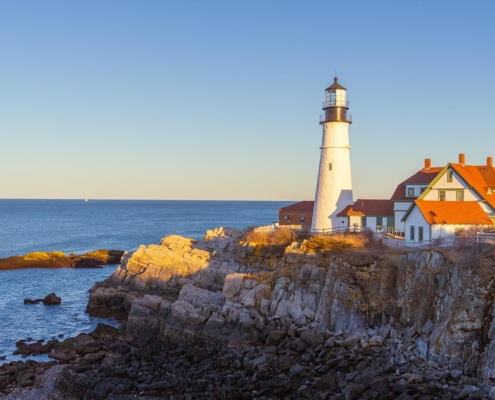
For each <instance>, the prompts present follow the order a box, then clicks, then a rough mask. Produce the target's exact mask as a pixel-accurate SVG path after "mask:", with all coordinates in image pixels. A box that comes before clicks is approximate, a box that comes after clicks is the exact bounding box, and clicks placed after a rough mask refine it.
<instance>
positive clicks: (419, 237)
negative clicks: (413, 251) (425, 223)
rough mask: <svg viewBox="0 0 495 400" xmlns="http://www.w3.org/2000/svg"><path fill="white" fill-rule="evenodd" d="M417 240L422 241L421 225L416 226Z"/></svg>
mask: <svg viewBox="0 0 495 400" xmlns="http://www.w3.org/2000/svg"><path fill="white" fill-rule="evenodd" d="M418 241H420V242H422V241H423V227H422V226H418Z"/></svg>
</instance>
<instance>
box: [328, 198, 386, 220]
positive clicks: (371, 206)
mask: <svg viewBox="0 0 495 400" xmlns="http://www.w3.org/2000/svg"><path fill="white" fill-rule="evenodd" d="M352 215H356V216H365V215H369V216H373V215H374V216H379V217H393V216H394V202H393V201H392V200H376V199H358V200H356V202H355V203H354V204H353V205H352V206H347V207H346V208H344V209H343V210H342V211H341V212H340V213H338V214H337V217H348V216H352Z"/></svg>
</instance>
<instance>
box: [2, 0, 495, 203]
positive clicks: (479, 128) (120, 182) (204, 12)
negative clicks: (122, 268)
mask: <svg viewBox="0 0 495 400" xmlns="http://www.w3.org/2000/svg"><path fill="white" fill-rule="evenodd" d="M494 21H495V2H493V1H472V2H468V1H434V2H432V1H395V0H394V1H367V0H366V1H349V2H344V1H339V2H337V1H328V0H325V1H305V2H303V1H287V0H284V1H281V0H280V1H279V0H270V1H262V0H257V1H225V0H222V1H211V0H209V1H204V0H197V1H188V0H181V1H164V0H159V1H158V0H156V1H151V0H148V1H137V0H136V1H123V0H118V1H84V2H82V1H80V2H72V1H71V2H68V1H38V0H36V1H4V2H1V3H0V179H1V187H0V197H3V198H93V199H97V198H102V199H103V198H116V199H260V200H262V199H276V200H303V199H312V198H313V197H314V192H315V186H316V178H317V169H318V162H319V151H320V150H319V146H320V141H321V127H320V125H319V124H318V121H319V114H320V113H321V112H322V111H321V102H322V100H323V97H324V88H325V87H327V86H328V85H329V84H331V83H332V81H333V76H334V71H335V69H337V74H338V76H339V82H340V83H342V84H343V85H344V86H346V87H347V89H348V100H349V101H350V113H351V114H352V115H353V120H354V123H353V124H352V125H351V127H350V137H351V146H352V150H351V160H352V174H353V185H354V197H355V198H358V197H361V198H388V197H390V196H391V194H392V192H393V190H394V188H395V186H396V185H397V183H399V182H400V181H402V180H404V179H405V178H407V177H408V176H409V175H411V174H412V173H414V172H415V171H417V170H418V169H419V168H421V167H422V165H423V159H424V158H425V157H430V158H432V160H433V164H434V165H438V166H443V165H445V164H446V163H447V162H449V161H456V160H457V155H458V153H460V152H464V153H465V154H466V158H467V163H469V164H481V163H484V162H485V160H486V157H487V156H489V155H492V156H494V157H495V100H494V97H493V96H494V93H495V80H494V75H495V51H494V40H495V24H494Z"/></svg>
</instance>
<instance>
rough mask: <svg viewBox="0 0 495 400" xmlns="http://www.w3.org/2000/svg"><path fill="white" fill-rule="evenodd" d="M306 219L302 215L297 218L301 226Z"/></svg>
mask: <svg viewBox="0 0 495 400" xmlns="http://www.w3.org/2000/svg"><path fill="white" fill-rule="evenodd" d="M305 219H306V216H305V215H304V214H301V215H300V216H299V221H301V224H304V220H305Z"/></svg>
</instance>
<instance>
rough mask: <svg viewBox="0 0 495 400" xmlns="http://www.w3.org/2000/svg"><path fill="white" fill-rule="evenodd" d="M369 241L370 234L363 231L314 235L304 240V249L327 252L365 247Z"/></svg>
mask: <svg viewBox="0 0 495 400" xmlns="http://www.w3.org/2000/svg"><path fill="white" fill-rule="evenodd" d="M369 243H370V238H369V237H368V235H366V234H362V233H347V234H345V233H339V234H336V235H332V236H323V235H314V236H311V237H310V238H309V239H308V240H305V241H304V242H303V244H302V249H303V250H305V251H308V252H314V253H325V252H328V251H331V250H344V249H347V248H350V247H352V248H356V249H363V248H364V247H366V246H367V245H368V244H369Z"/></svg>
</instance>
